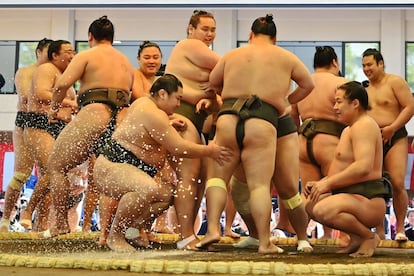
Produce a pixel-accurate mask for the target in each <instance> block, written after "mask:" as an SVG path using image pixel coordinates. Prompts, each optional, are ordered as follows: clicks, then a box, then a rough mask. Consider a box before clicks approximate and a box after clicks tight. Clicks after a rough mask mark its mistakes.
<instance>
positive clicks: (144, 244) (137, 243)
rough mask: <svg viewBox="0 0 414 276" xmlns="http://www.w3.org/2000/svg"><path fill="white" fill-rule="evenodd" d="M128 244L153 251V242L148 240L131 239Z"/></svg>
mask: <svg viewBox="0 0 414 276" xmlns="http://www.w3.org/2000/svg"><path fill="white" fill-rule="evenodd" d="M128 242H129V243H130V244H131V245H133V246H134V247H135V248H147V249H152V246H151V242H150V241H149V240H148V239H142V238H141V237H137V238H133V239H129V240H128Z"/></svg>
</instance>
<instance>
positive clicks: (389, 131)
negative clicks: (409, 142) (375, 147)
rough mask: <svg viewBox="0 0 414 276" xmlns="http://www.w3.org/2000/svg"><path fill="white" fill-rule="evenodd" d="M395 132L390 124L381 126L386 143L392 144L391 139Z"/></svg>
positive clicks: (383, 139)
mask: <svg viewBox="0 0 414 276" xmlns="http://www.w3.org/2000/svg"><path fill="white" fill-rule="evenodd" d="M394 133H395V132H394V130H393V129H392V127H390V126H385V127H383V128H381V135H382V141H384V144H391V139H392V136H394Z"/></svg>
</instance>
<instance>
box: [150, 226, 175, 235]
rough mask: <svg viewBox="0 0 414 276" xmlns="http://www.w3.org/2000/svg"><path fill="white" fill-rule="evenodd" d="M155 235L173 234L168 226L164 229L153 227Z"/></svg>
mask: <svg viewBox="0 0 414 276" xmlns="http://www.w3.org/2000/svg"><path fill="white" fill-rule="evenodd" d="M154 232H155V233H161V234H174V230H172V229H171V228H170V227H168V226H164V227H155V229H154Z"/></svg>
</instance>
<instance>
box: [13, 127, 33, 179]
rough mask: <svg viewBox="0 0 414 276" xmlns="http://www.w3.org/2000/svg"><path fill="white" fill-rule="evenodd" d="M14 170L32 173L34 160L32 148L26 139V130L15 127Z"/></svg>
mask: <svg viewBox="0 0 414 276" xmlns="http://www.w3.org/2000/svg"><path fill="white" fill-rule="evenodd" d="M13 150H14V170H15V171H18V172H24V173H26V172H27V173H30V172H31V171H32V169H33V164H34V158H33V155H32V153H31V152H30V147H29V146H28V145H27V144H26V142H25V139H24V129H23V128H21V127H15V128H14V131H13Z"/></svg>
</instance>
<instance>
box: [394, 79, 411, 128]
mask: <svg viewBox="0 0 414 276" xmlns="http://www.w3.org/2000/svg"><path fill="white" fill-rule="evenodd" d="M391 86H392V90H393V93H394V96H395V97H396V99H397V101H398V103H399V105H400V106H401V108H402V109H401V112H400V114H399V115H398V117H397V118H396V119H395V120H394V122H393V123H392V124H391V125H390V127H392V129H393V130H394V132H395V131H397V130H398V129H400V128H402V127H403V126H405V125H406V124H407V123H408V121H410V120H411V118H412V117H413V115H414V98H413V95H412V94H411V90H410V87H409V86H408V84H407V82H406V81H405V80H404V79H402V78H400V77H398V76H395V77H394V78H393V79H392V80H391Z"/></svg>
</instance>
